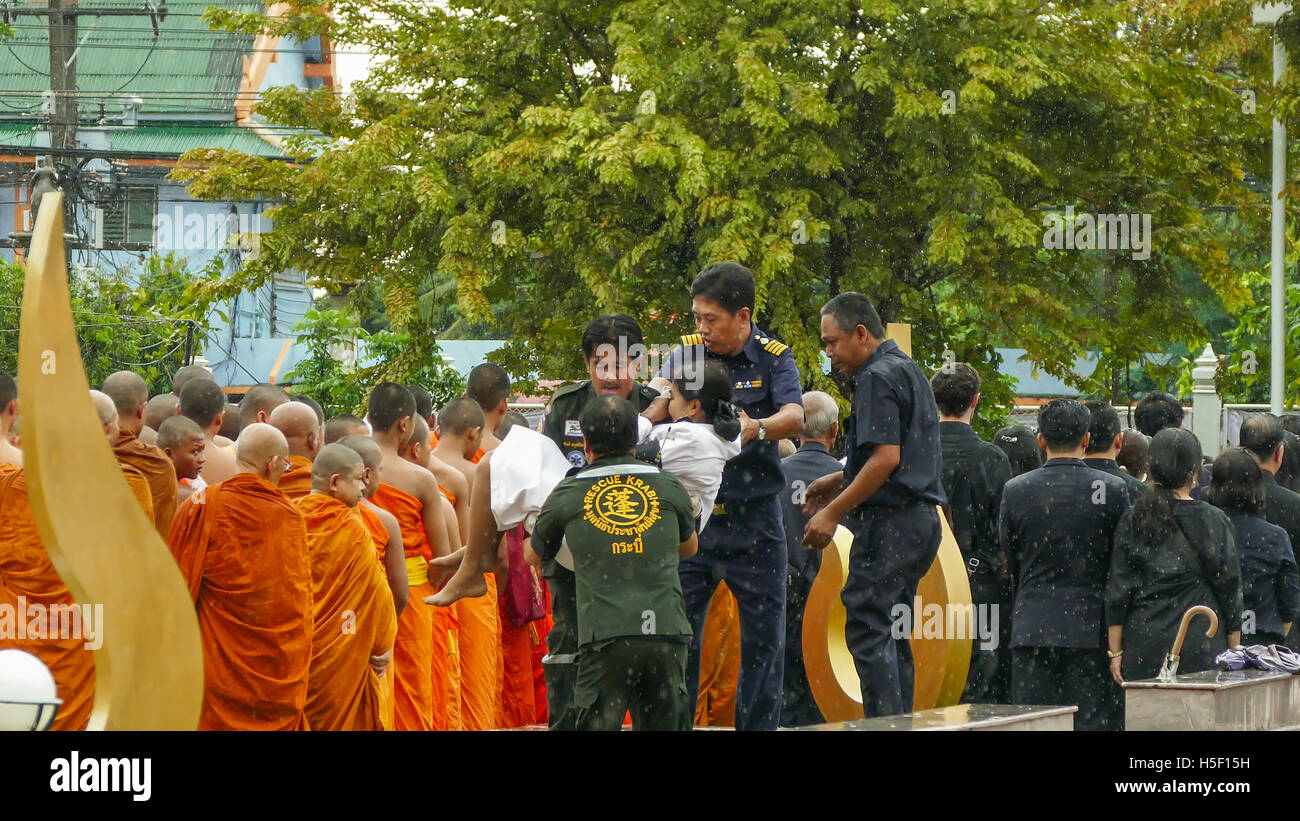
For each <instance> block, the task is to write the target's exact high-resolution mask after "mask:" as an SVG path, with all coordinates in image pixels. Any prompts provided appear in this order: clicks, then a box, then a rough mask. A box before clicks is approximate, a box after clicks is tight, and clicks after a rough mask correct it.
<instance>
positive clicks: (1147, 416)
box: [1133, 391, 1210, 501]
mask: <svg viewBox="0 0 1300 821" xmlns="http://www.w3.org/2000/svg"><path fill="white" fill-rule="evenodd" d="M1133 422H1134V424H1135V425H1136V426H1137V429H1138V430H1139V431H1141V432H1142V435H1143V436H1145V437H1146V438H1147V439H1150V438H1151V437H1153V436H1155V435H1156V434H1157V433H1159V432H1160V431H1162V430H1164V429H1165V428H1181V427H1182V426H1183V406H1182V403H1181V402H1179V401H1178V400H1177V399H1176V398H1174V397H1173V396H1171V395H1169V394H1167V393H1162V392H1160V391H1154V392H1152V393H1148V394H1147V395H1146V396H1144V397H1142V398H1141V399H1140V400H1138V403H1137V407H1136V408H1134V409H1133ZM1209 486H1210V469H1209V468H1208V467H1206V466H1205V465H1201V473H1200V476H1198V477H1197V479H1196V486H1195V487H1193V488H1192V498H1193V499H1196V500H1198V501H1199V500H1200V498H1201V491H1203V490H1205V489H1206V488H1208V487H1209Z"/></svg>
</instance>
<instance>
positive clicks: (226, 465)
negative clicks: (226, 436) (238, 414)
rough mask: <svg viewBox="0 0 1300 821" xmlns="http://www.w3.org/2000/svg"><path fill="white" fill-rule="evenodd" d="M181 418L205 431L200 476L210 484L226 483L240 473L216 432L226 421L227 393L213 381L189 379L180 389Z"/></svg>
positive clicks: (233, 458) (231, 455) (232, 456)
mask: <svg viewBox="0 0 1300 821" xmlns="http://www.w3.org/2000/svg"><path fill="white" fill-rule="evenodd" d="M181 415H182V416H187V417H189V418H190V419H192V420H193V421H194V423H195V424H196V425H198V426H199V427H200V428H202V429H203V438H204V439H206V440H207V447H206V449H205V450H204V460H203V470H202V471H201V472H200V473H199V477H200V478H201V479H203V482H204V483H205V484H208V485H215V484H216V483H218V482H224V481H225V480H226V479H229V478H230V477H231V476H234V475H235V473H236V472H237V468H236V466H235V457H234V455H233V454H231V453H228V452H226V450H224V449H223V447H222V446H221V444H220V443H219V442H217V440H216V435H217V431H219V430H221V425H222V423H223V422H224V421H225V419H226V394H225V393H224V392H222V390H221V388H219V387H217V383H216V382H213V381H212V380H211V379H198V378H194V379H190V380H189V381H188V382H186V383H185V387H183V388H181Z"/></svg>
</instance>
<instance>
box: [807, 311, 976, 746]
mask: <svg viewBox="0 0 1300 821" xmlns="http://www.w3.org/2000/svg"><path fill="white" fill-rule="evenodd" d="M885 337H886V338H887V339H893V340H894V342H895V343H896V344H897V345H898V347H899V348H900V349H901V350H902V351H903V352H904V353H906V354H907V355H909V356H910V355H911V353H912V328H911V326H910V325H902V324H898V323H892V322H891V323H890V324H889V328H888V331H887V332H886V334H885ZM939 522H940V526H941V527H942V528H943V537H942V540H941V541H940V543H939V553H938V555H937V556H935V559H934V564H932V565H930V569H929V570H928V571H927V572H926V574H925V577H924V578H922V579H921V583H920V584H919V585H918V586H917V589H916V595H917V597H918V598H919V599H920V601H921V605H922V607H923V608H925V607H928V606H929V605H932V604H933V605H938V606H939V611H940V612H941V613H943V614H944V634H945V636H946V637H943V638H923V637H921V636H920V630H919V629H918V625H919V624H920V622H921V621H922V613H921V612H915V613H913V614H912V618H913V623H914V627H913V631H914V635H915V636H916V637H915V638H913V639H912V640H911V641H912V657H913V660H914V663H915V683H914V685H913V695H912V709H913V710H928V709H931V708H934V707H947V706H949V705H952V704H956V703H957V702H958V701H959V700H961V694H962V691H963V690H964V689H965V687H966V674H967V673H968V672H969V670H970V648H971V636H972V634H973V633H974V628H975V625H974V624H973V622H972V621H971V620H973V618H974V615H973V608H972V607H971V594H970V581H969V580H968V579H967V576H966V564H965V562H964V561H962V557H961V550H960V549H959V548H958V547H957V540H956V538H954V537H953V534H952V529H951V528H949V527H948V521H947V518H946V517H945V516H944V515H943V512H942V511H940V513H939ZM852 543H853V534H852V533H851V532H850V531H849V530H848V529H847V528H845V527H843V526H841V527H840V528H839V529H837V530H836V531H835V537H834V538H833V539H832V540H831V543H830V544H828V545H826V547H825V549H824V550H823V551H822V566H821V570H820V571H819V572H818V574H817V578H816V580H814V581H813V586H812V589H811V591H809V594H808V603H807V605H806V607H805V608H804V622H803V655H804V668H805V669H806V670H807V673H808V684H809V687H810V689H811V690H812V693H813V698H815V699H816V700H817V707H818V708H819V709H820V710H821V712H822V716H824V717H825V719H826V720H827V721H851V720H853V719H859V718H862V686H861V683H860V681H859V679H858V671H857V668H856V667H854V666H853V655H852V654H851V653H850V652H849V648H848V643H847V642H846V641H845V638H844V618H845V614H844V604H843V603H842V602H841V601H840V593H841V591H842V590H843V589H844V582H845V580H846V579H847V578H848V572H849V547H850V545H851V544H852ZM908 606H909V607H913V608H914V606H915V600H914V601H913V602H908ZM957 608H960V609H957ZM950 612H955V613H959V614H971V615H969V616H968V617H967V616H963V617H962V619H961V621H960V623H961V624H962V625H964V626H965V630H963V631H953V633H954V634H955V633H957V632H962V633H964V636H965V637H964V638H955V637H953V636H952V635H949V634H948V628H949V626H950V625H952V624H953V620H951V619H949V618H948V617H947V614H948V613H950Z"/></svg>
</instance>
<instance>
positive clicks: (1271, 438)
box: [1238, 413, 1300, 649]
mask: <svg viewBox="0 0 1300 821" xmlns="http://www.w3.org/2000/svg"><path fill="white" fill-rule="evenodd" d="M1282 439H1283V431H1282V423H1281V422H1280V421H1278V419H1277V417H1276V416H1273V415H1272V414H1269V413H1253V414H1251V415H1250V416H1247V417H1246V418H1245V420H1244V421H1243V422H1242V423H1241V432H1240V433H1239V438H1238V441H1239V442H1240V444H1241V446H1242V447H1243V448H1245V449H1246V450H1247V451H1248V452H1249V453H1250V454H1251V455H1252V456H1254V457H1255V459H1256V461H1258V462H1259V467H1260V469H1261V470H1262V471H1263V474H1264V518H1265V519H1267V520H1268V521H1269V523H1270V524H1275V525H1277V526H1278V527H1280V528H1282V529H1283V530H1285V531H1286V535H1287V536H1288V537H1289V538H1290V539H1291V546H1292V549H1294V548H1295V545H1298V544H1300V494H1298V493H1294V492H1292V491H1290V490H1287V489H1286V488H1284V487H1282V486H1281V485H1279V484H1278V483H1277V479H1276V474H1277V472H1278V469H1279V468H1281V467H1282V459H1283V454H1284V453H1285V449H1284V447H1283V442H1282ZM1287 646H1288V647H1291V648H1292V649H1297V648H1298V647H1300V630H1297V629H1296V628H1295V626H1294V625H1293V626H1292V627H1291V633H1290V635H1289V636H1287Z"/></svg>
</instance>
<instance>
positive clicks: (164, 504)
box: [113, 430, 176, 539]
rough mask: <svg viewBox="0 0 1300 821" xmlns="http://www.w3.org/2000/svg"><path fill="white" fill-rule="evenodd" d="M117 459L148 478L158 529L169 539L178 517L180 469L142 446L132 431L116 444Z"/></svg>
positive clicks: (157, 451) (146, 445) (154, 517)
mask: <svg viewBox="0 0 1300 821" xmlns="http://www.w3.org/2000/svg"><path fill="white" fill-rule="evenodd" d="M113 455H114V456H115V457H117V461H118V462H119V463H122V464H127V465H130V466H131V467H133V468H135V469H136V470H138V471H140V472H141V473H142V474H144V478H145V479H146V480H147V481H148V483H149V494H150V497H151V498H152V505H151V506H152V508H153V513H152V514H150V515H151V516H152V518H153V523H154V527H155V528H157V530H158V533H159V534H160V535H161V536H162V537H163V538H164V539H166V538H167V533H168V531H169V530H170V529H171V526H172V517H173V516H175V515H176V467H175V466H174V465H173V464H172V460H171V459H170V458H168V456H167V454H165V453H163V452H162V451H161V450H160V449H158V448H157V447H155V446H154V445H149V444H146V443H144V442H141V441H140V440H139V439H137V438H136V436H135V434H133V433H131V432H130V431H125V430H124V431H122V432H121V433H120V434H119V435H118V437H117V441H115V442H114V443H113Z"/></svg>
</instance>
